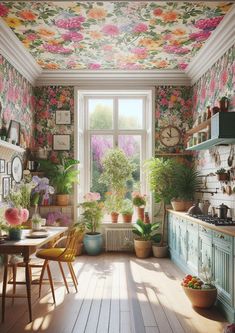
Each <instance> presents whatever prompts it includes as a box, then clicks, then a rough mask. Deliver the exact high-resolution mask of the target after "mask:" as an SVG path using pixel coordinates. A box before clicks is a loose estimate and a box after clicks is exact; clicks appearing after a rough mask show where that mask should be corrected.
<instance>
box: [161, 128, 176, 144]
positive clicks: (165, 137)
mask: <svg viewBox="0 0 235 333" xmlns="http://www.w3.org/2000/svg"><path fill="white" fill-rule="evenodd" d="M180 138H181V133H180V130H179V129H178V128H177V127H175V126H172V125H169V126H166V127H163V128H162V130H161V132H160V141H161V143H162V144H163V145H164V146H166V147H174V146H176V145H178V144H179V142H180Z"/></svg>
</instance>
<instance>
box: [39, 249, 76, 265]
mask: <svg viewBox="0 0 235 333" xmlns="http://www.w3.org/2000/svg"><path fill="white" fill-rule="evenodd" d="M65 250H66V249H65V248H60V247H55V248H51V249H43V250H39V251H38V252H37V253H36V256H37V257H38V258H41V259H46V260H54V261H67V262H71V261H73V260H74V255H73V254H72V253H71V252H70V251H68V250H66V251H65Z"/></svg>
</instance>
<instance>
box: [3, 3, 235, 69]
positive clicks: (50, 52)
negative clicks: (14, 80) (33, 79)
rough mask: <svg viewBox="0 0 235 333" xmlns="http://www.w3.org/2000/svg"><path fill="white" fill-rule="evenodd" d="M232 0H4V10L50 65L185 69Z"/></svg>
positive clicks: (35, 53)
mask: <svg viewBox="0 0 235 333" xmlns="http://www.w3.org/2000/svg"><path fill="white" fill-rule="evenodd" d="M231 5H232V2H231V1H223V2H221V1H212V2H209V1H207V2H206V1H205V2H193V1H180V2H175V1H168V2H167V1H152V2H151V1H113V2H112V1H108V2H106V1H99V2H93V1H88V2H78V1H62V2H60V1H57V2H56V1H3V2H1V4H0V16H1V17H2V18H3V20H4V21H5V22H6V24H7V25H8V26H9V27H10V28H11V29H12V30H13V32H14V33H15V34H16V36H17V37H18V38H19V40H20V41H21V42H22V43H23V45H24V46H25V47H26V48H27V50H28V51H29V52H30V53H31V54H32V56H33V57H34V58H35V59H36V61H37V62H38V64H39V65H40V66H41V67H42V68H45V69H91V70H97V69H121V70H125V69H133V70H136V69H137V70H138V69H160V68H169V69H182V70H184V69H185V68H186V67H187V65H188V63H189V62H190V60H191V59H192V57H193V56H194V55H195V54H196V53H197V52H198V50H199V49H200V48H201V47H202V46H203V45H204V43H205V41H206V40H207V39H208V38H209V37H210V35H211V33H212V32H213V30H214V29H215V28H216V27H217V25H218V24H219V23H220V22H221V21H222V19H223V17H224V15H225V14H226V13H227V12H228V10H229V9H230V7H231Z"/></svg>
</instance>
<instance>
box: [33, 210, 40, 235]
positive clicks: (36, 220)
mask: <svg viewBox="0 0 235 333" xmlns="http://www.w3.org/2000/svg"><path fill="white" fill-rule="evenodd" d="M31 222H32V230H34V231H36V230H40V229H41V223H42V218H41V216H40V215H39V214H37V213H35V214H33V216H32V217H31Z"/></svg>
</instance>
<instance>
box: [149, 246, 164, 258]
mask: <svg viewBox="0 0 235 333" xmlns="http://www.w3.org/2000/svg"><path fill="white" fill-rule="evenodd" d="M152 249H153V255H154V257H156V258H166V257H168V245H162V246H159V245H157V244H153V246H152Z"/></svg>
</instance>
